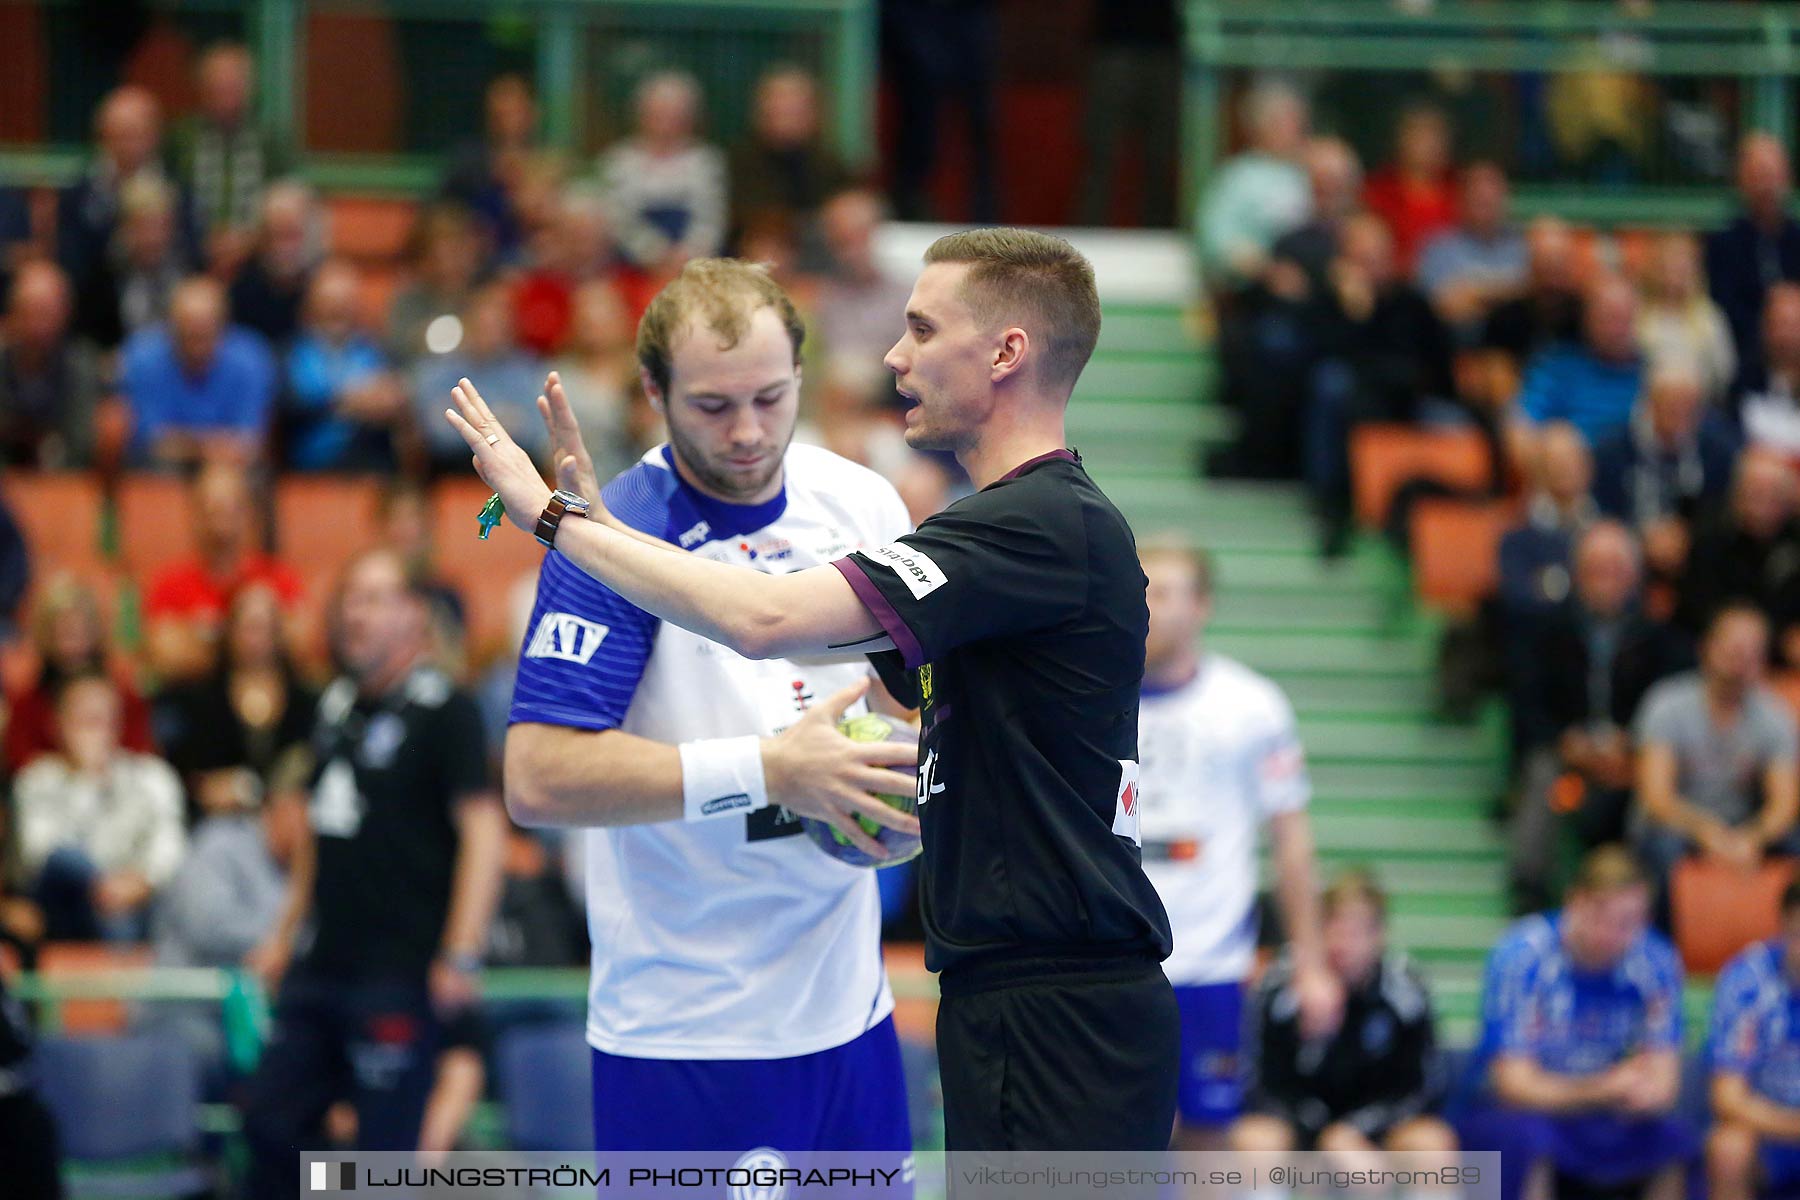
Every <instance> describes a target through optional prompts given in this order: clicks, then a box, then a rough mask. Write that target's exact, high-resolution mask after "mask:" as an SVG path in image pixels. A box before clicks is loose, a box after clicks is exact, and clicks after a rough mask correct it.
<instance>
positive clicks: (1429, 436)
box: [1350, 424, 1493, 529]
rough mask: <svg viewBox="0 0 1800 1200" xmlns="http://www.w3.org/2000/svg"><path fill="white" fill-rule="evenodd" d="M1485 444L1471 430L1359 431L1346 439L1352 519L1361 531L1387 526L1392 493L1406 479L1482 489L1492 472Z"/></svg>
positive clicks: (1380, 426) (1375, 427)
mask: <svg viewBox="0 0 1800 1200" xmlns="http://www.w3.org/2000/svg"><path fill="white" fill-rule="evenodd" d="M1492 467H1493V464H1492V461H1491V459H1490V457H1489V454H1488V446H1487V443H1486V442H1485V441H1484V440H1483V439H1482V437H1481V435H1480V434H1479V433H1477V432H1476V431H1474V430H1472V429H1471V430H1468V431H1461V430H1457V431H1449V430H1422V429H1414V428H1413V427H1412V426H1410V425H1387V424H1373V425H1361V426H1358V427H1357V428H1356V430H1355V431H1354V432H1352V433H1351V435H1350V475H1351V480H1352V488H1353V494H1354V496H1355V500H1356V519H1357V520H1358V521H1359V522H1361V523H1362V525H1363V527H1364V528H1366V529H1379V528H1381V526H1382V523H1383V522H1385V521H1386V520H1387V514H1388V506H1389V505H1390V504H1392V503H1393V500H1394V493H1395V492H1397V491H1398V490H1399V489H1400V487H1401V486H1402V485H1403V484H1405V483H1406V482H1407V481H1408V480H1409V479H1418V478H1427V479H1435V480H1437V481H1438V482H1440V483H1443V484H1446V485H1448V486H1450V487H1462V488H1468V489H1470V490H1474V489H1477V488H1481V487H1485V486H1486V485H1487V482H1488V479H1489V476H1490V474H1491V472H1492Z"/></svg>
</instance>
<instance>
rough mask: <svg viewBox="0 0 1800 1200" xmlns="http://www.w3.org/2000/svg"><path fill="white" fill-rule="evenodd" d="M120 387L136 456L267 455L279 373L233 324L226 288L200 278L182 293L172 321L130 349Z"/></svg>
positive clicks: (158, 460) (172, 461)
mask: <svg viewBox="0 0 1800 1200" xmlns="http://www.w3.org/2000/svg"><path fill="white" fill-rule="evenodd" d="M119 374H120V383H121V385H122V387H123V390H124V393H125V399H126V401H127V403H129V404H130V406H131V414H132V420H133V425H132V432H131V451H130V452H131V456H132V458H133V460H134V461H136V462H138V463H142V464H145V465H151V466H163V467H178V466H186V465H188V464H191V463H193V462H195V461H197V460H199V459H201V458H204V457H209V456H224V457H228V458H233V459H236V460H237V461H240V462H249V461H251V460H253V459H255V458H257V457H259V456H260V455H261V453H262V448H263V442H264V439H265V438H266V437H267V434H268V428H269V417H270V414H271V411H272V409H273V408H274V400H275V386H276V367H275V360H274V358H273V357H272V356H271V355H270V353H269V348H268V346H267V345H266V344H265V343H264V342H263V340H262V338H260V337H258V336H257V335H256V334H254V333H252V332H250V331H249V330H248V329H244V328H242V327H240V326H237V325H230V324H227V322H226V311H225V289H224V288H222V287H220V286H219V284H218V281H216V280H214V279H210V278H207V277H206V276H202V275H196V276H195V277H193V278H192V279H189V280H186V281H185V282H183V283H182V284H181V286H180V287H179V288H177V289H176V290H175V295H174V298H173V299H172V300H171V301H170V303H169V319H168V321H167V322H166V323H164V324H162V325H157V326H153V327H151V328H148V329H144V330H141V331H140V332H138V333H136V334H134V335H133V336H132V338H131V340H130V341H128V342H126V343H125V348H124V351H123V358H122V361H121V365H120V370H119Z"/></svg>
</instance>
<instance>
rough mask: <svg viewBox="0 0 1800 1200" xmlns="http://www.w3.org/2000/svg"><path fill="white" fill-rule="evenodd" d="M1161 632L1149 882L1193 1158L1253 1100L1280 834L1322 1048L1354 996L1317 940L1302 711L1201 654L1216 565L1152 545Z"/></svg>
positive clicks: (1147, 715) (1149, 770)
mask: <svg viewBox="0 0 1800 1200" xmlns="http://www.w3.org/2000/svg"><path fill="white" fill-rule="evenodd" d="M1142 558H1143V564H1144V574H1145V576H1146V577H1147V578H1148V580H1149V585H1148V588H1147V590H1146V599H1147V600H1148V602H1149V605H1150V632H1149V636H1148V638H1147V639H1146V642H1145V654H1144V684H1143V690H1142V694H1141V697H1140V707H1139V709H1138V754H1139V757H1140V760H1141V762H1142V775H1141V777H1140V779H1141V782H1140V785H1139V788H1140V798H1141V808H1142V817H1141V820H1142V833H1143V839H1144V871H1145V873H1146V874H1148V875H1149V876H1150V881H1151V883H1153V884H1155V885H1156V890H1157V893H1158V894H1159V895H1160V896H1161V897H1162V901H1163V906H1164V907H1165V908H1166V909H1168V912H1169V927H1170V929H1171V930H1172V931H1173V933H1174V935H1175V950H1174V953H1172V954H1171V955H1170V956H1169V957H1168V959H1167V960H1165V961H1164V963H1163V970H1164V971H1165V972H1166V973H1167V974H1168V976H1169V982H1170V983H1172V984H1174V985H1175V999H1176V1003H1177V1004H1178V1005H1179V1007H1180V1009H1181V1090H1180V1118H1179V1119H1180V1125H1179V1129H1178V1132H1177V1135H1176V1142H1177V1144H1178V1145H1179V1146H1181V1147H1183V1148H1186V1149H1212V1148H1217V1147H1219V1146H1222V1145H1223V1144H1224V1134H1225V1130H1226V1127H1227V1126H1228V1125H1230V1124H1231V1122H1232V1121H1233V1120H1235V1119H1236V1118H1237V1116H1238V1113H1239V1109H1240V1107H1241V1106H1242V1103H1243V1092H1244V1070H1243V1062H1242V1054H1243V994H1244V983H1245V980H1246V979H1247V978H1248V977H1249V975H1250V969H1251V965H1252V962H1253V960H1254V958H1255V955H1256V872H1257V868H1256V849H1257V836H1258V833H1259V831H1260V830H1261V828H1262V827H1263V826H1265V825H1266V826H1267V827H1268V829H1269V834H1270V840H1271V841H1272V842H1273V849H1274V860H1275V864H1274V865H1275V872H1276V879H1275V896H1276V902H1277V903H1278V904H1279V906H1280V909H1281V918H1282V924H1283V927H1284V928H1285V930H1286V932H1287V935H1288V937H1289V939H1290V942H1291V951H1292V954H1293V958H1294V962H1295V963H1296V967H1297V970H1296V974H1295V994H1296V995H1297V996H1298V998H1299V1002H1300V1006H1301V1011H1302V1023H1303V1025H1304V1026H1305V1027H1306V1028H1307V1029H1308V1030H1309V1031H1310V1034H1311V1035H1312V1036H1320V1035H1322V1034H1324V1033H1327V1032H1330V1031H1331V1030H1332V1029H1334V1028H1335V1027H1336V1024H1337V1021H1338V1019H1339V1017H1340V1015H1341V1013H1342V1008H1343V991H1342V988H1341V987H1340V986H1339V984H1338V983H1337V979H1336V977H1335V976H1334V975H1332V973H1331V971H1330V970H1329V969H1328V968H1327V966H1326V964H1325V959H1324V947H1323V944H1322V942H1321V939H1320V934H1319V918H1318V902H1317V894H1316V885H1315V871H1314V866H1313V848H1312V831H1311V827H1310V826H1309V824H1308V822H1307V818H1306V803H1307V799H1308V794H1309V789H1308V784H1307V778H1306V761H1305V756H1304V754H1303V753H1302V751H1301V748H1300V739H1299V735H1298V733H1297V732H1296V731H1295V728H1294V711H1293V708H1292V707H1291V706H1290V705H1289V704H1288V699H1287V697H1286V696H1285V695H1283V694H1282V692H1281V689H1280V688H1279V687H1277V686H1276V685H1275V684H1274V683H1273V682H1271V681H1270V680H1268V679H1265V678H1263V677H1262V676H1261V675H1258V674H1257V673H1256V672H1254V671H1252V670H1250V669H1249V668H1248V667H1246V666H1244V665H1243V664H1242V663H1239V662H1236V661H1235V660H1233V659H1230V658H1226V657H1225V656H1224V655H1222V654H1219V653H1216V652H1214V651H1210V650H1206V651H1202V649H1201V647H1200V644H1199V638H1200V635H1201V632H1202V631H1203V630H1204V629H1205V627H1206V623H1207V620H1208V618H1209V617H1210V615H1211V612H1212V571H1211V566H1210V563H1209V561H1208V559H1207V557H1206V556H1205V555H1204V554H1202V553H1200V552H1199V551H1197V550H1194V549H1193V548H1191V547H1188V546H1184V545H1181V544H1178V543H1174V542H1154V543H1153V542H1146V544H1145V546H1144V549H1143V553H1142Z"/></svg>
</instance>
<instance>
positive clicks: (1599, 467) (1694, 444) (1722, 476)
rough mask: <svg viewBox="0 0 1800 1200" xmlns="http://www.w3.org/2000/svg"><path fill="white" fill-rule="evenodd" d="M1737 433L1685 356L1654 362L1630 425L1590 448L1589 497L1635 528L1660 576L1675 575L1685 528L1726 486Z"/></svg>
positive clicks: (1683, 558) (1653, 570)
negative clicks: (1711, 401)
mask: <svg viewBox="0 0 1800 1200" xmlns="http://www.w3.org/2000/svg"><path fill="white" fill-rule="evenodd" d="M1737 450H1738V447H1737V438H1736V437H1735V436H1734V435H1733V432H1732V430H1731V428H1730V426H1729V422H1727V421H1726V419H1725V418H1724V417H1723V416H1722V415H1720V414H1719V413H1718V412H1717V411H1716V410H1714V409H1712V408H1710V407H1709V406H1708V405H1707V402H1706V390H1705V383H1704V382H1703V380H1702V378H1701V376H1700V374H1699V373H1698V372H1697V371H1696V370H1695V369H1694V368H1693V367H1692V366H1691V365H1690V364H1689V362H1688V361H1687V360H1685V359H1671V360H1666V361H1662V362H1657V363H1655V365H1653V366H1651V368H1650V370H1649V373H1648V377H1647V379H1646V380H1645V383H1644V394H1643V396H1642V397H1640V398H1639V400H1638V403H1637V408H1636V409H1635V410H1634V411H1633V414H1632V418H1631V423H1630V424H1629V425H1627V426H1625V427H1624V428H1623V429H1618V430H1615V431H1614V432H1613V433H1612V435H1611V436H1610V437H1608V438H1606V439H1605V440H1603V441H1602V442H1601V443H1600V444H1599V445H1598V446H1596V447H1595V448H1594V501H1595V502H1596V503H1597V504H1599V506H1600V511H1601V512H1604V513H1605V514H1606V515H1607V516H1609V517H1617V518H1618V519H1619V520H1621V521H1624V522H1625V523H1626V524H1628V525H1630V526H1632V527H1633V528H1635V529H1636V530H1637V531H1638V535H1639V536H1640V537H1642V538H1643V539H1644V550H1645V553H1646V554H1647V556H1648V557H1649V559H1650V570H1651V573H1652V574H1653V575H1655V576H1657V577H1658V578H1661V579H1668V580H1674V579H1677V578H1679V577H1680V575H1681V569H1682V566H1683V565H1684V563H1685V562H1686V559H1687V546H1688V532H1689V529H1690V527H1691V525H1692V522H1693V521H1694V519H1695V518H1696V517H1698V516H1699V515H1700V514H1701V512H1702V511H1703V510H1705V509H1710V508H1711V507H1712V505H1713V503H1714V502H1715V501H1716V500H1718V499H1720V498H1722V497H1723V496H1724V495H1725V493H1726V492H1727V491H1728V490H1730V487H1731V472H1732V469H1733V467H1734V466H1735V465H1736V459H1737Z"/></svg>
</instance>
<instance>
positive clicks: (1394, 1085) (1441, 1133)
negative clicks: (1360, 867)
mask: <svg viewBox="0 0 1800 1200" xmlns="http://www.w3.org/2000/svg"><path fill="white" fill-rule="evenodd" d="M1320 912H1321V914H1322V917H1323V925H1324V942H1325V962H1326V965H1327V967H1328V968H1329V969H1330V971H1331V973H1332V974H1333V975H1334V976H1336V978H1337V980H1338V983H1339V985H1340V986H1341V987H1342V988H1343V991H1344V1007H1343V1015H1342V1016H1341V1017H1340V1018H1339V1019H1338V1020H1337V1022H1336V1023H1335V1024H1334V1026H1333V1027H1332V1028H1331V1029H1330V1030H1328V1031H1327V1032H1325V1033H1323V1034H1320V1033H1317V1032H1314V1031H1310V1030H1307V1029H1306V1028H1305V1027H1304V1025H1303V1024H1302V1022H1301V1020H1300V1005H1299V1003H1298V998H1297V995H1296V991H1295V988H1294V973H1293V963H1292V962H1291V961H1290V960H1289V959H1287V958H1286V957H1283V958H1282V959H1280V960H1278V961H1277V962H1276V963H1275V965H1274V966H1273V967H1272V968H1271V969H1270V970H1269V972H1268V973H1267V974H1266V975H1264V976H1263V978H1262V982H1261V983H1260V984H1259V985H1258V986H1257V989H1256V997H1255V1001H1254V1004H1255V1007H1254V1009H1253V1011H1254V1013H1255V1026H1256V1034H1255V1037H1254V1040H1253V1041H1252V1044H1251V1053H1252V1054H1254V1055H1255V1064H1256V1067H1255V1071H1254V1078H1255V1081H1256V1082H1255V1085H1254V1087H1253V1089H1252V1091H1251V1098H1250V1102H1249V1105H1248V1112H1249V1115H1247V1116H1244V1117H1240V1118H1239V1119H1238V1121H1237V1122H1236V1124H1234V1125H1233V1126H1232V1129H1231V1145H1232V1148H1233V1149H1234V1150H1262V1151H1278V1152H1279V1151H1287V1150H1319V1151H1322V1152H1324V1153H1326V1154H1332V1155H1351V1156H1359V1155H1366V1154H1369V1153H1371V1152H1373V1151H1375V1150H1376V1149H1377V1148H1378V1147H1379V1148H1382V1149H1386V1150H1394V1151H1412V1152H1436V1153H1447V1152H1451V1151H1454V1150H1455V1149H1456V1134H1455V1132H1454V1131H1452V1130H1451V1128H1450V1126H1449V1125H1447V1124H1445V1123H1444V1121H1443V1119H1442V1118H1440V1117H1437V1116H1434V1115H1433V1114H1432V1110H1433V1109H1434V1108H1435V1107H1436V1105H1437V1103H1438V1101H1439V1100H1440V1098H1441V1096H1442V1091H1443V1081H1442V1080H1441V1079H1440V1078H1439V1071H1438V1064H1437V1049H1436V1045H1437V1036H1436V1029H1435V1027H1434V1026H1435V1021H1434V1018H1433V1016H1432V1008H1431V991H1430V989H1429V988H1428V987H1427V986H1426V983H1425V977H1424V975H1422V974H1421V973H1420V971H1419V969H1418V967H1416V966H1414V965H1413V964H1412V962H1411V961H1410V960H1409V959H1408V958H1407V957H1406V956H1405V955H1404V954H1402V953H1400V952H1399V951H1389V949H1388V946H1387V896H1386V895H1385V894H1384V893H1383V892H1382V890H1381V888H1380V886H1379V885H1378V884H1376V882H1375V881H1374V879H1372V878H1371V877H1369V876H1368V875H1366V874H1363V873H1362V872H1359V871H1351V872H1347V873H1345V874H1343V875H1340V876H1338V877H1337V878H1336V879H1335V880H1333V881H1332V883H1331V885H1330V886H1329V887H1327V888H1326V889H1325V892H1324V895H1323V896H1322V897H1320Z"/></svg>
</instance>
